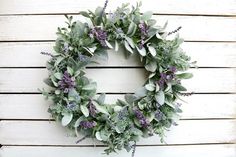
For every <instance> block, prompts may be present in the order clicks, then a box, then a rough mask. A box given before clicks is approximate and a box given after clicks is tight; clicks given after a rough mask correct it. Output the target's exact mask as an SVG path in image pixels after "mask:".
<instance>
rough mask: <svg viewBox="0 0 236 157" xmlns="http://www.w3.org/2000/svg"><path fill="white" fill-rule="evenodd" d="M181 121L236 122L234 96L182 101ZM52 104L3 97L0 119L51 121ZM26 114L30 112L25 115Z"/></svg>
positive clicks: (37, 97) (30, 97)
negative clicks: (49, 111)
mask: <svg viewBox="0 0 236 157" xmlns="http://www.w3.org/2000/svg"><path fill="white" fill-rule="evenodd" d="M117 99H124V95H122V94H116V95H109V94H107V95H106V102H107V103H110V104H112V103H115V102H116V100H117ZM183 99H184V100H185V101H186V102H187V103H183V105H182V107H181V108H182V109H183V113H182V114H181V118H182V119H195V118H198V119H199V118H200V119H203V118H236V95H235V94H194V95H192V96H190V97H183ZM49 104H51V102H50V101H46V100H45V99H44V97H43V96H42V95H41V94H2V95H0V108H1V110H0V119H51V116H50V115H49V113H48V112H47V109H48V105H49ZM26 111H27V112H26Z"/></svg>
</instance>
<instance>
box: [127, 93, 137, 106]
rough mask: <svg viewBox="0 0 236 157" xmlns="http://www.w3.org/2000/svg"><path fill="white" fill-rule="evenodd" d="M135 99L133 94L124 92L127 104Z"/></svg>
mask: <svg viewBox="0 0 236 157" xmlns="http://www.w3.org/2000/svg"><path fill="white" fill-rule="evenodd" d="M136 99H137V97H136V96H135V95H134V94H125V101H127V103H129V104H133V102H134V101H135V100H136Z"/></svg>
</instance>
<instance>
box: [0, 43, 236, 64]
mask: <svg viewBox="0 0 236 157" xmlns="http://www.w3.org/2000/svg"><path fill="white" fill-rule="evenodd" d="M53 45H54V43H53V42H17V43H14V42H13V43H11V42H10V43H0V67H45V65H46V61H47V60H48V59H49V57H48V56H45V55H42V54H40V52H41V51H44V52H53ZM182 48H183V49H184V50H185V51H186V53H187V54H188V55H189V56H191V58H192V60H193V61H197V65H198V67H236V53H235V50H236V43H224V42H223V43H220V42H213V43H212V42H185V43H183V45H182ZM108 54H109V59H108V60H107V61H99V62H100V64H97V65H92V66H96V67H101V66H103V67H104V66H108V67H137V66H138V67H140V66H142V64H141V63H140V61H139V59H138V57H137V55H133V56H132V57H130V58H128V59H126V58H125V57H124V56H123V55H122V54H123V53H122V52H119V53H117V52H114V51H109V53H108ZM27 58H30V59H27ZM209 58H210V59H209Z"/></svg>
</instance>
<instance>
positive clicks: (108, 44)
mask: <svg viewBox="0 0 236 157" xmlns="http://www.w3.org/2000/svg"><path fill="white" fill-rule="evenodd" d="M105 43H106V45H107V47H109V48H110V49H113V46H112V45H111V44H110V43H109V42H108V41H107V40H105Z"/></svg>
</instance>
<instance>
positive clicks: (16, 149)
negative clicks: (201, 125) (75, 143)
mask: <svg viewBox="0 0 236 157" xmlns="http://www.w3.org/2000/svg"><path fill="white" fill-rule="evenodd" d="M103 149H104V148H103V147H92V148H91V147H32V146H28V147H24V146H4V147H3V148H2V149H0V153H1V154H2V156H1V157H32V156H34V157H42V156H43V157H52V156H57V157H68V156H70V157H78V156H79V157H98V156H99V157H130V156H131V153H130V152H129V153H127V152H126V151H124V150H123V151H120V152H119V154H115V153H113V154H111V155H109V156H107V155H104V154H102V153H103ZM235 149H236V145H235V144H227V145H226V144H225V145H224V144H221V145H186V146H151V147H140V146H137V147H136V153H135V157H145V156H147V153H148V156H149V157H156V156H157V155H158V157H173V156H175V157H189V156H191V157H200V156H201V157H235V156H236V151H235ZM36 152H37V153H36Z"/></svg>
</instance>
